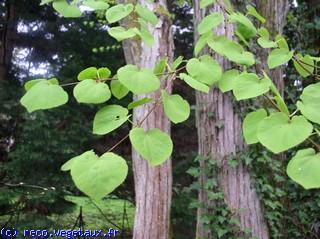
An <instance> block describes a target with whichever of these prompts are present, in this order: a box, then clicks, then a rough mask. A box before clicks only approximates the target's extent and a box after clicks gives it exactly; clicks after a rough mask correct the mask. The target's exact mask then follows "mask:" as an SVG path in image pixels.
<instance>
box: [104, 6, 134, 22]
mask: <svg viewBox="0 0 320 239" xmlns="http://www.w3.org/2000/svg"><path fill="white" fill-rule="evenodd" d="M132 11H133V4H131V3H129V4H126V5H124V4H117V5H115V6H113V7H111V8H109V9H108V10H107V12H106V18H107V21H108V22H109V23H114V22H117V21H119V20H121V19H122V18H125V17H126V16H128V15H129V14H130V13H131V12H132Z"/></svg>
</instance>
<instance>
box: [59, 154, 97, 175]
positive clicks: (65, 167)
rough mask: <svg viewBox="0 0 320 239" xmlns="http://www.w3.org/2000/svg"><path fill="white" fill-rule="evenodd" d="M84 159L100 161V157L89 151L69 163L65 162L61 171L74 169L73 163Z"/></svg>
mask: <svg viewBox="0 0 320 239" xmlns="http://www.w3.org/2000/svg"><path fill="white" fill-rule="evenodd" d="M82 158H86V159H98V158H99V157H98V156H97V155H96V154H95V153H94V151H93V150H89V151H87V152H84V153H83V154H81V155H78V156H76V157H73V158H72V159H69V160H68V161H67V162H65V163H64V164H63V165H62V166H61V171H69V170H71V168H72V165H73V163H74V162H75V161H76V160H79V159H80V160H81V159H82Z"/></svg>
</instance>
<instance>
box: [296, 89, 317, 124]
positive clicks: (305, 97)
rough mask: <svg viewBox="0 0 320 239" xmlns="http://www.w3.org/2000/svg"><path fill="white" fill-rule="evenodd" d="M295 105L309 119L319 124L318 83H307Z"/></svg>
mask: <svg viewBox="0 0 320 239" xmlns="http://www.w3.org/2000/svg"><path fill="white" fill-rule="evenodd" d="M300 98H301V100H302V102H301V101H298V102H297V107H298V109H299V110H300V111H301V113H302V114H303V115H304V116H305V117H306V118H307V119H308V120H310V121H312V122H315V123H317V124H320V111H319V109H320V83H316V84H311V85H308V86H307V87H306V88H305V89H304V90H303V92H302V95H301V96H300Z"/></svg>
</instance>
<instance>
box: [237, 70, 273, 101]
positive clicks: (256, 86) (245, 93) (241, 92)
mask: <svg viewBox="0 0 320 239" xmlns="http://www.w3.org/2000/svg"><path fill="white" fill-rule="evenodd" d="M270 85H271V82H270V79H268V78H266V77H264V78H262V79H261V80H260V79H259V77H258V76H257V75H256V74H254V73H247V72H244V73H242V74H240V75H239V76H238V77H237V78H236V79H235V80H234V83H233V94H234V96H235V97H236V99H237V100H244V99H250V98H254V97H257V96H259V95H262V94H264V93H266V92H268V91H269V89H270Z"/></svg>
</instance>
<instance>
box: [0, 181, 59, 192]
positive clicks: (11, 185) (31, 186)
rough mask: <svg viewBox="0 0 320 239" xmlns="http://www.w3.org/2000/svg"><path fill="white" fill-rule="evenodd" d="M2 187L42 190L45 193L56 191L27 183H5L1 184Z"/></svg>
mask: <svg viewBox="0 0 320 239" xmlns="http://www.w3.org/2000/svg"><path fill="white" fill-rule="evenodd" d="M0 184H1V185H4V186H6V187H11V188H15V187H25V188H33V189H41V190H44V191H48V190H53V191H54V190H56V189H55V187H49V188H47V187H42V186H38V185H30V184H25V183H15V184H14V183H5V182H0Z"/></svg>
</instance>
